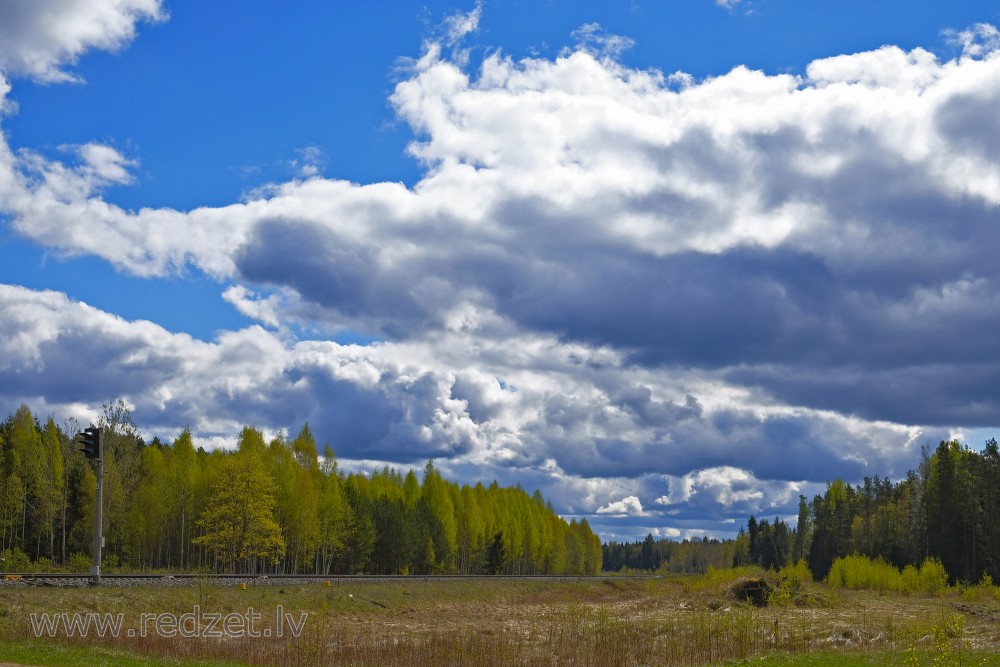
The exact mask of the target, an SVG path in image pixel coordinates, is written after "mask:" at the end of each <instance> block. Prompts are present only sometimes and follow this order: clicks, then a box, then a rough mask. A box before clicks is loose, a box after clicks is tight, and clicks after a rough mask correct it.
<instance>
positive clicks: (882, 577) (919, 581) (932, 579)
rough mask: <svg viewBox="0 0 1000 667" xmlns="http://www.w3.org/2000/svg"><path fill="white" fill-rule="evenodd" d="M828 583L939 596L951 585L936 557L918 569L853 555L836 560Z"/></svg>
mask: <svg viewBox="0 0 1000 667" xmlns="http://www.w3.org/2000/svg"><path fill="white" fill-rule="evenodd" d="M826 582H827V583H828V584H829V585H830V586H833V587H835V588H848V589H852V590H871V591H878V592H880V593H885V592H895V593H904V594H910V593H917V592H922V593H928V594H930V595H940V594H941V593H943V592H944V591H945V590H946V589H947V588H948V574H947V572H945V570H944V566H943V565H941V561H939V560H937V559H936V558H927V559H925V560H924V562H923V564H922V565H921V566H920V569H919V570H917V569H916V568H915V567H913V566H907V567H906V568H904V569H903V570H899V569H897V568H895V567H893V566H892V565H890V564H889V563H886V562H885V561H883V560H881V559H872V558H869V557H868V556H862V555H859V554H853V555H851V556H845V557H843V558H838V559H837V560H835V561H834V562H833V565H832V566H831V567H830V572H829V574H828V575H827V577H826Z"/></svg>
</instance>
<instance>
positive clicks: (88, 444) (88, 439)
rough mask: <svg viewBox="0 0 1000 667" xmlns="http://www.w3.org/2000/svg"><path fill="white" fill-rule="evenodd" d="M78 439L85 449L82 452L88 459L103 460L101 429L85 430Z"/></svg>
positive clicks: (79, 434)
mask: <svg viewBox="0 0 1000 667" xmlns="http://www.w3.org/2000/svg"><path fill="white" fill-rule="evenodd" d="M76 437H77V439H78V440H79V441H80V444H81V445H83V447H81V448H80V451H81V452H83V455H84V456H86V457H87V458H88V459H99V458H101V454H102V451H101V429H99V428H85V429H83V431H81V432H80V433H78V434H77V436H76Z"/></svg>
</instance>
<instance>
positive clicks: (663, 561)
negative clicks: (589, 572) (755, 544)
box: [603, 534, 736, 574]
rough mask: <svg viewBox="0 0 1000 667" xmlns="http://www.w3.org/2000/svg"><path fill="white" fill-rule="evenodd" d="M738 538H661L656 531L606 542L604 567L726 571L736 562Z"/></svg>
mask: <svg viewBox="0 0 1000 667" xmlns="http://www.w3.org/2000/svg"><path fill="white" fill-rule="evenodd" d="M735 549H736V542H735V541H734V540H723V541H720V540H717V539H710V538H708V537H707V536H706V537H703V538H702V539H700V540H697V539H696V540H688V539H685V540H683V541H681V542H675V541H673V540H668V539H660V540H657V539H655V538H654V537H653V535H652V534H649V535H646V539H644V540H642V541H636V542H615V541H612V542H605V543H604V546H603V553H604V570H605V571H607V572H620V571H622V570H646V571H659V572H671V573H674V574H704V573H706V572H708V568H710V567H711V568H714V569H716V570H722V569H726V568H728V567H729V566H730V565H732V563H733V559H734V556H735Z"/></svg>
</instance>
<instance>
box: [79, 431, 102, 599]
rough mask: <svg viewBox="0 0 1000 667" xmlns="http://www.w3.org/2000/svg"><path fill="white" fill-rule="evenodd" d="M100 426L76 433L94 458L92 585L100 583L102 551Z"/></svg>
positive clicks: (84, 451) (85, 449)
mask: <svg viewBox="0 0 1000 667" xmlns="http://www.w3.org/2000/svg"><path fill="white" fill-rule="evenodd" d="M101 435H102V434H101V429H100V428H93V427H91V428H85V429H83V431H82V432H81V433H78V434H77V436H76V437H77V438H78V439H79V440H80V443H81V444H82V445H83V448H82V449H80V451H81V452H83V455H84V456H85V457H87V458H88V459H94V468H95V469H96V472H97V494H96V495H97V506H96V507H95V508H94V565H93V566H92V567H91V568H90V576H91V581H90V583H91V584H92V585H94V586H100V585H101V552H103V551H104V531H103V530H102V528H103V526H104V521H103V516H102V515H103V512H104V443H103V442H102V441H101V440H102V437H101Z"/></svg>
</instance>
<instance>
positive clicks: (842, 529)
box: [734, 439, 1000, 584]
mask: <svg viewBox="0 0 1000 667" xmlns="http://www.w3.org/2000/svg"><path fill="white" fill-rule="evenodd" d="M998 519H1000V449H998V447H997V441H996V440H995V439H990V440H989V441H987V442H986V446H985V447H984V449H983V451H982V452H977V451H974V450H971V449H969V448H968V447H967V446H964V445H962V444H960V443H958V442H957V441H950V442H941V443H940V444H939V445H938V447H937V448H936V449H935V450H934V451H930V450H929V449H927V448H925V449H924V450H923V451H922V454H921V458H920V462H919V465H918V466H917V468H916V469H915V470H911V471H910V472H909V473H907V475H906V478H905V479H903V480H901V481H899V482H895V483H893V482H892V481H891V480H890V479H886V478H879V477H877V476H876V477H866V478H865V479H864V481H863V483H861V484H857V485H854V486H852V485H850V484H847V483H845V482H844V481H843V480H839V479H838V480H835V481H833V482H830V483H828V484H827V488H826V491H825V492H824V493H823V494H822V495H817V496H816V497H814V498H813V499H812V502H811V503H810V502H808V501H807V499H806V498H805V497H804V496H800V497H799V514H798V519H797V521H796V525H795V527H794V528H790V527H789V526H787V525H786V524H785V522H784V521H782V520H781V519H780V518H775V519H774V521H773V522H768V521H767V520H766V519H765V520H761V521H758V520H757V519H756V518H755V517H753V516H751V517H750V519H749V521H748V522H747V527H746V529H745V530H741V531H740V534H739V537H738V538H737V540H736V553H735V555H734V564H744V563H757V564H760V565H762V566H764V567H766V568H774V569H777V568H781V567H782V566H784V565H786V564H789V563H796V562H798V561H799V560H800V559H801V560H804V561H805V562H806V563H807V564H808V566H809V569H810V571H811V572H812V573H813V576H815V577H816V578H819V579H822V578H825V577H826V576H827V574H828V573H829V571H830V568H831V566H832V565H833V564H834V562H835V561H836V560H837V559H839V558H844V557H847V556H854V555H858V556H865V557H867V558H869V559H872V560H874V561H882V562H884V563H887V564H889V565H892V566H894V567H895V568H897V569H900V570H902V569H904V568H906V567H907V566H913V567H915V568H916V567H919V566H921V564H922V563H924V562H925V561H927V560H928V559H934V560H936V561H939V562H940V563H941V564H942V565H943V566H944V569H945V570H946V572H947V574H948V579H949V582H950V583H952V584H955V583H967V584H974V583H977V582H979V581H982V580H983V578H984V576H988V577H989V579H991V580H993V581H1000V520H998Z"/></svg>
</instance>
